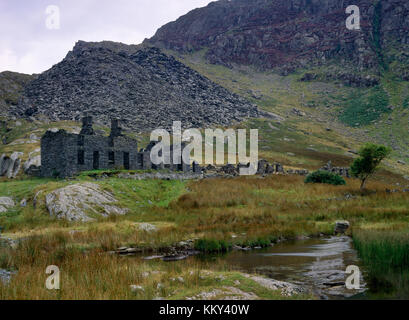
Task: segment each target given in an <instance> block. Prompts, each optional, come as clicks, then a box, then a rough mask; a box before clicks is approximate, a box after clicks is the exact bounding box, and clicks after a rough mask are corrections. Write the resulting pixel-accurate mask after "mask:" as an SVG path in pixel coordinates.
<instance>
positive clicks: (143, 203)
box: [0, 175, 409, 299]
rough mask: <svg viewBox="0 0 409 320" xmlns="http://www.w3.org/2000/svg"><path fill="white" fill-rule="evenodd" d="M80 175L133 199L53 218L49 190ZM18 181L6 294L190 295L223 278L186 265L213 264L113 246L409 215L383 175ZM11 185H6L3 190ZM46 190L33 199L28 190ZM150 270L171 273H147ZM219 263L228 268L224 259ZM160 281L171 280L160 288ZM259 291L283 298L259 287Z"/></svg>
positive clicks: (254, 242) (265, 236) (152, 246)
mask: <svg viewBox="0 0 409 320" xmlns="http://www.w3.org/2000/svg"><path fill="white" fill-rule="evenodd" d="M81 181H93V182H95V183H97V184H99V185H100V186H101V188H104V190H108V191H110V192H112V193H113V194H114V195H115V197H116V198H117V199H118V205H121V206H122V205H123V206H126V207H128V208H130V212H129V214H127V215H125V216H118V217H110V218H108V219H99V220H97V221H94V222H91V223H85V224H79V223H68V222H64V221H57V220H54V219H52V218H51V217H49V215H48V213H47V211H46V208H45V205H44V203H43V199H44V196H45V194H46V193H47V192H48V191H51V190H53V189H55V188H58V187H61V186H64V185H66V184H69V183H78V182H81ZM13 183H14V184H10V186H11V187H10V188H11V189H13V188H19V187H20V186H23V187H22V188H21V190H20V192H21V195H20V196H24V197H27V199H28V200H29V202H28V206H27V207H26V208H23V209H18V210H17V211H16V212H15V216H14V217H10V216H8V215H9V213H7V214H6V215H2V216H1V219H2V220H1V221H2V222H6V223H7V222H8V223H9V225H8V226H9V229H7V230H6V236H9V237H12V238H26V239H27V240H26V241H23V242H22V243H21V245H20V246H19V247H18V248H17V249H15V250H9V249H5V248H1V249H0V265H1V268H5V269H11V270H18V274H17V275H16V276H15V277H14V278H13V280H12V282H11V284H10V286H9V287H5V286H2V287H1V288H0V298H4V299H60V298H61V299H152V298H154V297H156V296H162V297H166V298H169V299H172V298H179V297H183V296H185V297H186V296H188V295H195V294H197V293H200V292H201V291H203V290H207V289H209V288H210V287H213V288H216V287H220V286H221V285H222V284H223V282H217V280H214V281H213V280H211V281H210V280H209V281H210V282H206V281H202V280H201V279H200V278H198V276H196V278H195V276H191V275H190V273H189V272H190V271H193V273H194V274H198V272H199V271H200V270H201V269H206V268H207V269H208V268H209V266H203V265H190V263H193V262H191V261H186V262H182V263H181V264H179V263H178V264H171V265H172V266H171V265H166V264H165V265H164V264H162V263H159V262H154V261H151V262H142V261H139V260H137V259H126V258H125V259H123V258H121V257H117V256H113V255H109V254H108V253H107V252H108V251H111V250H115V249H117V248H118V247H120V246H130V247H140V248H142V249H144V250H145V251H146V252H148V251H149V252H151V251H152V250H153V251H158V252H160V251H161V250H163V249H164V248H166V247H167V246H170V245H173V244H175V243H177V242H179V241H182V240H187V239H202V242H201V246H200V249H201V250H203V251H208V252H209V251H223V250H226V249H228V248H230V246H231V245H234V244H238V245H244V246H261V247H264V246H268V245H269V244H270V243H272V242H275V241H276V240H277V239H279V238H281V237H284V238H296V237H298V236H302V235H309V236H314V235H318V234H320V233H324V234H332V233H333V230H334V222H335V221H336V220H343V219H346V220H348V221H350V223H351V226H352V228H351V230H349V231H348V232H349V233H350V234H355V232H356V231H359V230H361V231H368V232H372V231H373V230H390V231H391V232H392V231H394V232H395V231H399V232H407V230H408V228H407V226H408V224H407V222H408V221H409V211H408V210H407V208H408V201H409V199H408V196H407V194H404V193H396V194H387V193H386V192H385V189H386V188H392V186H388V185H386V184H384V183H381V182H377V181H371V182H370V183H369V185H368V189H370V190H371V192H368V193H366V194H361V193H360V192H359V181H355V180H351V179H348V180H347V185H345V186H332V185H319V184H316V185H315V184H304V182H303V177H299V176H275V175H273V176H270V177H266V178H260V177H239V178H235V179H208V180H200V181H191V182H175V181H158V180H148V181H135V180H126V179H123V180H121V179H116V178H109V179H103V180H98V181H95V180H92V179H90V178H87V177H84V178H78V180H74V181H54V180H53V181H44V180H41V179H39V180H38V181H31V182H30V183H27V184H26V185H25V184H24V182H23V181H15V182H13ZM19 183H21V184H22V185H20V184H19ZM8 190H9V188H4V189H3V192H8ZM41 190H43V193H42V194H41V195H39V196H38V201H37V205H36V208H34V207H33V203H32V199H33V197H34V194H35V193H37V192H38V191H41ZM345 195H349V196H348V198H345ZM351 196H352V197H351ZM10 221H11V222H10ZM141 222H149V223H151V224H153V225H155V226H156V227H157V228H158V230H157V231H156V232H145V231H141V230H140V229H139V224H140V223H141ZM6 225H7V224H6ZM388 241H389V240H388ZM197 243H199V242H197ZM222 244H223V245H222ZM198 247H199V246H198ZM51 264H54V265H58V266H59V267H60V268H61V270H62V271H64V272H63V274H62V277H63V280H62V281H63V283H64V284H63V288H62V290H61V292H60V293H58V294H56V293H53V292H49V291H48V290H45V289H44V281H45V278H46V275H45V268H46V267H47V265H51ZM168 268H170V269H168ZM211 268H212V269H213V270H215V268H216V269H217V268H218V267H217V266H216V267H215V266H213V265H212V266H211ZM187 270H189V272H188V271H187ZM145 271H161V272H165V273H164V274H163V276H160V275H159V274H158V275H155V276H154V277H148V279H145V278H143V277H142V274H143V272H145ZM217 272H229V270H226V269H223V266H220V269H218V270H217ZM179 276H182V277H184V278H186V279H187V280H186V279H185V283H184V284H182V283H177V282H174V281H173V282H172V281H170V280H169V279H170V278H176V277H179ZM159 282H160V283H162V284H164V288H166V289H164V290H162V289H161V290H159V291H158V290H157V289H156V287H157V284H158V283H159ZM132 284H135V285H142V286H143V287H144V288H145V291H144V292H142V293H137V294H134V293H132V292H131V291H130V290H129V286H130V285H132ZM254 290H256V289H254ZM259 297H264V298H268V297H270V298H279V297H278V296H276V295H275V296H274V295H262V294H261V293H260V295H259Z"/></svg>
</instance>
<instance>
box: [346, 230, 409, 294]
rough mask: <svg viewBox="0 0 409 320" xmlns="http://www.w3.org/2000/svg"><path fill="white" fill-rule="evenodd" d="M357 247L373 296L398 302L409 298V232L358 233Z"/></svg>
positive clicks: (355, 241)
mask: <svg viewBox="0 0 409 320" xmlns="http://www.w3.org/2000/svg"><path fill="white" fill-rule="evenodd" d="M354 245H355V247H356V249H357V250H358V252H359V256H360V258H361V259H362V261H363V263H364V265H365V267H366V271H367V275H366V279H367V281H368V284H369V287H370V290H371V295H373V296H375V297H379V298H397V299H407V298H408V297H409V233H408V232H407V230H406V231H401V230H399V231H396V230H383V231H376V232H373V231H372V232H368V231H357V232H356V233H354Z"/></svg>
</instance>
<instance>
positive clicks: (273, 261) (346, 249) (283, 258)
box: [193, 237, 365, 299]
mask: <svg viewBox="0 0 409 320" xmlns="http://www.w3.org/2000/svg"><path fill="white" fill-rule="evenodd" d="M193 259H206V260H207V259H213V260H219V259H221V260H222V261H223V262H224V263H226V264H227V265H228V266H230V267H232V268H233V269H235V270H238V271H242V272H246V273H257V274H262V275H264V276H267V277H269V278H272V279H275V280H280V281H286V282H291V283H294V284H298V285H301V286H304V287H305V288H307V289H309V290H310V291H312V292H313V293H314V294H316V295H317V296H318V297H319V298H321V299H351V298H358V297H362V296H363V294H364V292H365V283H364V279H363V277H362V272H361V276H360V288H361V289H360V290H348V289H347V288H346V286H345V280H346V278H347V277H348V276H349V275H347V274H346V273H345V271H346V269H347V266H349V265H357V266H359V267H360V268H361V265H360V261H359V259H358V256H357V252H356V251H355V250H354V249H353V247H352V240H351V239H350V238H349V237H330V238H319V239H308V240H301V241H293V242H282V243H279V244H276V245H274V246H273V247H271V248H267V249H260V250H251V251H246V252H244V251H233V252H231V253H228V254H226V255H223V256H220V255H219V256H210V257H209V256H206V257H204V256H195V257H193ZM361 271H362V269H361Z"/></svg>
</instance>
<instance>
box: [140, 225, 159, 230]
mask: <svg viewBox="0 0 409 320" xmlns="http://www.w3.org/2000/svg"><path fill="white" fill-rule="evenodd" d="M139 230H141V231H146V232H154V231H157V230H158V228H156V227H155V226H154V225H153V224H150V223H141V224H140V225H139Z"/></svg>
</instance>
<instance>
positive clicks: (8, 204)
mask: <svg viewBox="0 0 409 320" xmlns="http://www.w3.org/2000/svg"><path fill="white" fill-rule="evenodd" d="M14 206H15V203H14V201H13V199H11V198H9V197H0V213H1V212H6V211H8V210H9V209H10V208H13V207H14Z"/></svg>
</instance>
